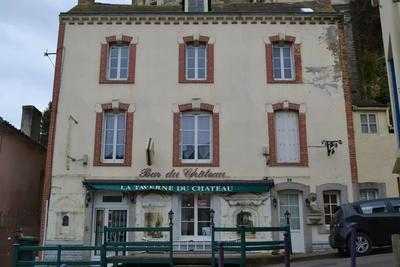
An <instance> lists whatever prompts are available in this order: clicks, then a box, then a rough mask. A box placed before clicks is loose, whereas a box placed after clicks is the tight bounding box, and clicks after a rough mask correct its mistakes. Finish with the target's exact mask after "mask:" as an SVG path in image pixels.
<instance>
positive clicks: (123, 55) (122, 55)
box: [108, 45, 129, 80]
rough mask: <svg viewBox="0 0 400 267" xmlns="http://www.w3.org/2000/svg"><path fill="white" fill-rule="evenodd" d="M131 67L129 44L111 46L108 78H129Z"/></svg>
mask: <svg viewBox="0 0 400 267" xmlns="http://www.w3.org/2000/svg"><path fill="white" fill-rule="evenodd" d="M128 68H129V47H128V46H127V45H112V46H110V52H109V61H108V78H109V79H110V80H127V79H128Z"/></svg>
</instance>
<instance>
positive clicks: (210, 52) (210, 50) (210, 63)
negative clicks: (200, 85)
mask: <svg viewBox="0 0 400 267" xmlns="http://www.w3.org/2000/svg"><path fill="white" fill-rule="evenodd" d="M207 82H209V83H213V82H214V44H208V45H207Z"/></svg>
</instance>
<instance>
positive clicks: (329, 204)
mask: <svg viewBox="0 0 400 267" xmlns="http://www.w3.org/2000/svg"><path fill="white" fill-rule="evenodd" d="M325 195H329V203H325ZM332 195H336V206H337V207H339V206H340V201H341V200H340V191H337V190H327V191H323V192H322V202H323V209H324V224H325V225H329V224H327V223H326V221H325V217H326V216H327V215H329V216H330V217H331V222H332V219H333V215H334V214H335V213H333V208H332V206H334V204H335V203H333V202H332V198H331V196H332ZM326 205H328V206H329V207H330V208H329V210H330V211H329V214H326V212H325V206H326Z"/></svg>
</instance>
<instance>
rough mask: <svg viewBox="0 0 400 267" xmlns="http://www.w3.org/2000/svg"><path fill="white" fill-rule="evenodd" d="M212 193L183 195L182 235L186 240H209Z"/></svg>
mask: <svg viewBox="0 0 400 267" xmlns="http://www.w3.org/2000/svg"><path fill="white" fill-rule="evenodd" d="M210 211H211V200H210V195H205V194H201V195H192V194H190V195H189V194H185V195H182V199H181V236H182V238H183V239H184V240H193V241H201V240H209V239H210V235H211V229H210V219H211V218H210Z"/></svg>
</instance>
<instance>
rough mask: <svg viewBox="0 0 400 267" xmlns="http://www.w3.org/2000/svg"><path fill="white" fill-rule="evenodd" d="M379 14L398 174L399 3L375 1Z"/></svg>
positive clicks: (399, 136) (399, 170) (395, 170)
mask: <svg viewBox="0 0 400 267" xmlns="http://www.w3.org/2000/svg"><path fill="white" fill-rule="evenodd" d="M374 3H375V4H376V5H377V6H378V7H379V11H380V14H381V25H382V39H383V48H384V49H385V57H386V66H387V73H388V80H389V88H390V100H391V105H392V111H393V112H392V113H393V121H394V123H393V124H394V132H395V136H396V149H397V156H396V162H395V164H394V167H393V172H394V173H396V174H399V173H400V156H399V153H398V152H399V146H400V141H399V140H400V139H399V138H400V134H399V133H400V104H399V101H400V100H399V86H400V85H399V83H400V33H399V30H398V25H399V23H400V2H399V1H397V0H390V1H375V2H374Z"/></svg>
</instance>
